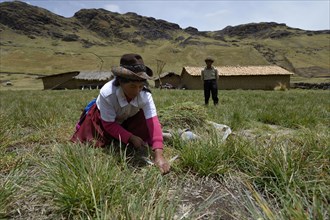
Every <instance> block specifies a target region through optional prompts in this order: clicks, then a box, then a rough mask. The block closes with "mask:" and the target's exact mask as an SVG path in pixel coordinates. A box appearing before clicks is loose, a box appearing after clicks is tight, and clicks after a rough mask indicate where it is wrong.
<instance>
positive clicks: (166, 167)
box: [154, 149, 171, 174]
mask: <svg viewBox="0 0 330 220" xmlns="http://www.w3.org/2000/svg"><path fill="white" fill-rule="evenodd" d="M154 159H155V161H154V162H155V164H156V166H157V167H158V168H159V169H160V172H161V173H162V174H167V173H168V172H170V168H171V166H170V164H169V163H168V161H167V160H166V159H165V158H164V156H163V150H162V149H156V150H155V158H154Z"/></svg>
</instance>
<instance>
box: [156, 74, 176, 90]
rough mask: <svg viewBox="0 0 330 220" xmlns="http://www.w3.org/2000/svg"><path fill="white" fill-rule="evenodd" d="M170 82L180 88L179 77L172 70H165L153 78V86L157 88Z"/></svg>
mask: <svg viewBox="0 0 330 220" xmlns="http://www.w3.org/2000/svg"><path fill="white" fill-rule="evenodd" d="M166 84H171V85H172V86H174V87H175V88H181V77H180V75H178V74H176V73H174V72H165V73H162V74H160V75H159V77H158V78H157V79H156V80H155V87H156V88H159V87H160V86H161V85H166Z"/></svg>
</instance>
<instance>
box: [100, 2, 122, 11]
mask: <svg viewBox="0 0 330 220" xmlns="http://www.w3.org/2000/svg"><path fill="white" fill-rule="evenodd" d="M103 8H104V9H106V10H108V11H111V12H118V13H121V11H120V8H119V6H118V5H114V4H107V5H105V6H104V7H103Z"/></svg>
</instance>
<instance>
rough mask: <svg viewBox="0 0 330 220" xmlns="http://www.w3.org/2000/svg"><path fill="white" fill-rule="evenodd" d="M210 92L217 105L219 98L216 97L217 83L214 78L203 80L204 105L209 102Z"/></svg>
mask: <svg viewBox="0 0 330 220" xmlns="http://www.w3.org/2000/svg"><path fill="white" fill-rule="evenodd" d="M210 93H211V94H212V99H213V103H214V105H217V104H218V102H219V99H218V83H217V80H216V79H211V80H204V98H205V105H207V104H209V99H210Z"/></svg>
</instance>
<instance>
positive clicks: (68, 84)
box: [39, 71, 113, 90]
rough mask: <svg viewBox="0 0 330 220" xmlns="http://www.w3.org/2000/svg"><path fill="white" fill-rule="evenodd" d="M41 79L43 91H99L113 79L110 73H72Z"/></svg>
mask: <svg viewBox="0 0 330 220" xmlns="http://www.w3.org/2000/svg"><path fill="white" fill-rule="evenodd" d="M39 78H40V79H42V82H43V84H44V89H45V90H48V89H56V90H60V89H99V88H101V87H102V86H103V85H104V84H105V83H107V82H108V81H109V80H111V79H112V78H113V74H112V72H110V71H109V72H98V71H73V72H66V73H59V74H55V75H50V76H42V77H39Z"/></svg>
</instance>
